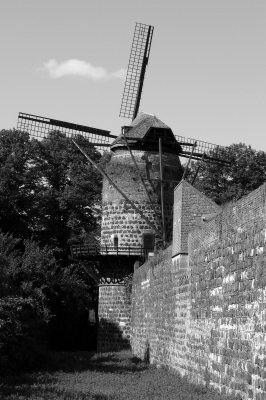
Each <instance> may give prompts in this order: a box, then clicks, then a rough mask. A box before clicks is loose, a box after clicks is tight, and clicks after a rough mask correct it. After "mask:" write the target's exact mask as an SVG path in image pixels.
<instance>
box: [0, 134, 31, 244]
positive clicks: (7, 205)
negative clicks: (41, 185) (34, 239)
mask: <svg viewBox="0 0 266 400" xmlns="http://www.w3.org/2000/svg"><path fill="white" fill-rule="evenodd" d="M30 158H31V143H30V138H29V135H28V134H27V133H26V132H19V131H16V130H14V129H13V130H2V131H1V132H0V227H1V229H2V230H3V231H4V232H12V233H13V234H14V235H15V236H17V237H28V236H30V234H31V233H30V219H31V211H32V206H33V202H34V192H35V187H36V179H35V177H34V175H32V174H31V171H30V168H29V166H30Z"/></svg>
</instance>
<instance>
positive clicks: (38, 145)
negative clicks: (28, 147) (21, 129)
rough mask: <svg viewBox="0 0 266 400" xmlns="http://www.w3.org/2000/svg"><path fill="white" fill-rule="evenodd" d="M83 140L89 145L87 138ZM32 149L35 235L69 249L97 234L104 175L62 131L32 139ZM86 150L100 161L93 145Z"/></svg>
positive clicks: (54, 244) (44, 240) (63, 248)
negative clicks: (41, 138)
mask: <svg viewBox="0 0 266 400" xmlns="http://www.w3.org/2000/svg"><path fill="white" fill-rule="evenodd" d="M80 140H81V141H82V146H86V144H87V140H86V139H83V138H82V139H80ZM32 148H33V166H32V172H33V173H34V175H35V176H37V177H38V186H37V188H36V191H35V193H34V205H33V207H34V210H35V212H34V215H35V219H34V226H33V231H34V234H35V236H36V237H37V238H38V240H41V241H42V242H43V243H46V244H47V243H49V244H51V245H53V246H57V247H59V248H60V249H62V251H64V252H67V249H68V247H69V244H71V243H73V242H77V241H80V240H82V239H83V238H84V237H86V235H87V234H89V233H90V234H93V233H95V231H96V230H97V227H98V226H99V219H100V209H101V185H102V179H101V176H100V174H99V173H98V172H97V171H96V170H95V169H94V167H93V166H91V165H88V163H87V162H86V159H85V158H84V156H83V155H82V154H81V153H80V151H79V150H78V149H77V148H76V147H75V146H74V145H73V143H72V142H71V141H69V140H68V139H67V138H66V137H65V135H64V134H62V133H60V132H51V133H50V135H49V137H48V138H47V139H44V140H42V141H37V140H35V141H32ZM86 151H87V153H88V154H89V155H90V156H91V158H92V159H93V160H94V161H96V162H99V160H100V158H101V154H100V153H99V152H98V151H96V150H95V149H94V148H91V147H88V148H86Z"/></svg>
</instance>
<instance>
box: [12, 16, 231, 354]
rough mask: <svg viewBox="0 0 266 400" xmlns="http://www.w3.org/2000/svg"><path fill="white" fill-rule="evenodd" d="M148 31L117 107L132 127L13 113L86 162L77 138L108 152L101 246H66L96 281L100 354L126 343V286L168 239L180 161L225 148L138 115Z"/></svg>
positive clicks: (142, 32) (24, 126)
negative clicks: (67, 144)
mask: <svg viewBox="0 0 266 400" xmlns="http://www.w3.org/2000/svg"><path fill="white" fill-rule="evenodd" d="M153 31H154V28H153V27H152V26H150V25H145V24H140V23H136V26H135V32H134V37H133V43H132V48H131V53H130V59H129V64H128V70H127V76H126V81H125V87H124V92H123V98H122V105H121V109H120V116H122V117H126V118H130V119H132V122H131V123H129V125H127V126H123V127H122V131H121V134H120V135H119V136H118V137H117V136H114V135H111V133H110V132H109V131H106V130H102V129H96V128H93V127H88V126H82V125H77V124H73V123H69V122H65V121H59V120H55V119H50V118H44V117H40V116H36V115H31V114H25V113H19V116H18V124H17V128H18V129H19V130H22V131H27V132H29V134H30V135H31V136H34V137H37V138H40V139H41V138H46V137H48V136H49V134H50V133H51V132H53V131H60V132H63V133H64V134H65V136H66V137H67V138H69V139H70V140H72V141H73V142H74V144H75V145H76V146H77V147H78V148H79V150H80V151H81V152H82V153H83V154H84V156H85V157H86V158H87V159H88V161H89V162H90V163H92V164H94V162H93V160H92V159H91V158H90V156H89V155H88V154H87V153H86V151H84V148H83V146H82V142H81V144H80V143H79V142H78V140H79V138H80V136H83V137H85V138H86V139H88V140H86V143H87V142H88V141H89V142H90V146H92V147H94V148H96V149H97V150H99V151H103V150H106V149H108V148H110V149H111V151H112V158H111V160H110V162H109V164H108V166H107V171H103V170H101V169H100V168H99V166H98V165H96V164H94V165H95V167H96V168H98V169H99V170H100V172H101V173H102V175H103V176H104V179H103V192H102V226H101V246H98V247H95V246H93V245H92V244H90V243H85V244H84V243H83V244H80V245H76V246H72V248H71V252H72V258H75V259H76V262H79V263H80V264H81V265H82V266H83V269H84V270H85V271H86V272H87V273H88V274H89V275H90V276H91V277H94V279H95V280H96V281H97V283H98V287H99V302H98V319H99V323H98V351H99V350H100V351H113V350H118V349H122V348H128V346H129V339H128V338H129V337H130V335H129V331H130V316H131V310H130V305H129V302H128V300H127V295H126V290H125V287H126V283H127V281H128V280H130V278H131V276H132V274H133V271H134V268H135V267H137V266H138V265H139V263H142V262H143V261H144V260H145V259H146V258H147V256H149V255H150V253H152V251H153V249H154V247H156V246H160V245H163V246H164V247H165V246H166V244H167V242H169V237H168V236H169V234H171V232H172V221H173V214H172V210H173V190H174V187H175V186H176V184H177V183H178V182H179V181H180V180H181V179H182V174H183V169H182V167H181V163H180V160H179V157H185V158H188V163H189V161H190V160H191V159H193V160H202V161H204V162H209V163H218V164H224V163H227V162H228V161H227V156H226V151H225V149H224V148H223V147H220V146H216V145H214V144H210V143H206V142H203V141H198V140H197V141H196V140H194V139H187V138H185V137H182V136H178V135H175V134H174V133H173V132H172V130H171V128H170V127H169V126H167V125H166V124H164V123H163V122H162V121H160V120H159V119H158V118H157V117H155V116H152V115H148V114H146V113H139V112H138V111H139V105H140V100H141V94H142V89H143V83H144V78H145V72H146V67H147V65H148V61H149V55H150V49H151V42H152V36H153ZM112 140H113V141H112ZM111 141H112V142H111ZM187 167H188V164H187ZM186 171H187V168H186ZM186 171H185V173H184V174H186ZM183 177H184V175H183ZM114 327H115V330H114V329H113V328H114Z"/></svg>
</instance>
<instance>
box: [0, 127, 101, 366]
mask: <svg viewBox="0 0 266 400" xmlns="http://www.w3.org/2000/svg"><path fill="white" fill-rule="evenodd" d="M78 140H79V142H82V143H81V145H82V147H84V146H86V145H87V144H88V143H87V140H86V139H84V138H82V137H80V138H78ZM86 151H87V153H89V155H90V157H91V158H92V159H93V160H94V161H95V162H97V163H100V164H101V165H102V166H104V164H105V162H106V160H107V159H108V156H105V157H104V158H101V154H100V153H99V152H98V151H96V150H95V149H94V148H91V147H86ZM101 183H102V179H101V176H100V174H99V173H98V172H97V171H96V170H95V169H94V167H92V166H91V165H88V164H87V162H86V160H85V158H84V156H83V155H82V154H81V153H80V151H79V150H78V149H77V148H76V147H75V146H74V145H73V144H72V143H71V142H70V141H69V140H68V139H67V138H66V137H65V135H64V134H62V133H60V132H50V134H49V136H48V137H47V138H46V139H44V140H42V141H39V140H34V139H30V137H29V135H28V134H27V133H25V132H20V131H16V130H9V131H6V130H2V131H1V132H0V229H1V230H2V232H1V231H0V359H1V360H2V361H0V369H2V370H10V371H14V370H19V369H23V368H25V369H27V368H31V367H33V366H34V365H36V357H37V358H38V354H39V355H40V354H42V356H43V354H44V353H45V352H46V348H47V347H46V344H47V345H50V346H52V347H53V348H61V349H64V348H65V349H72V350H74V349H75V347H76V348H77V343H79V344H80V346H81V347H82V346H84V345H86V346H87V348H89V346H90V343H89V338H90V336H91V332H90V330H91V328H90V327H89V324H88V314H89V309H91V308H92V307H94V308H95V306H97V305H96V304H95V302H96V301H97V291H96V287H95V282H93V280H92V278H91V277H89V276H87V275H86V274H85V273H84V269H83V268H81V267H80V265H79V264H78V263H77V262H75V261H73V260H71V258H70V257H69V256H70V251H69V248H70V245H71V244H72V243H75V242H79V241H81V240H82V241H83V240H86V239H87V238H88V237H94V238H95V237H97V234H98V233H99V222H100V221H99V216H100V212H101ZM37 243H38V244H37ZM45 343H46V344H45ZM86 346H85V347H86ZM26 354H27V356H26ZM28 354H31V357H29V356H28ZM25 357H26V358H27V362H26V363H25V362H24V364H23V359H25Z"/></svg>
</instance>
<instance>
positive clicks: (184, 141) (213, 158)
mask: <svg viewBox="0 0 266 400" xmlns="http://www.w3.org/2000/svg"><path fill="white" fill-rule="evenodd" d="M175 138H176V140H177V141H178V143H179V144H180V145H181V147H182V151H181V152H180V153H179V156H180V157H187V158H189V157H190V154H191V149H192V146H193V145H194V143H195V142H197V143H196V147H195V150H194V151H193V154H192V156H191V159H192V160H201V159H202V156H203V155H204V162H209V163H214V164H230V161H229V154H228V150H227V148H226V147H223V146H219V145H216V144H213V143H208V142H203V141H202V140H196V139H190V138H186V137H183V136H179V135H175Z"/></svg>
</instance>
